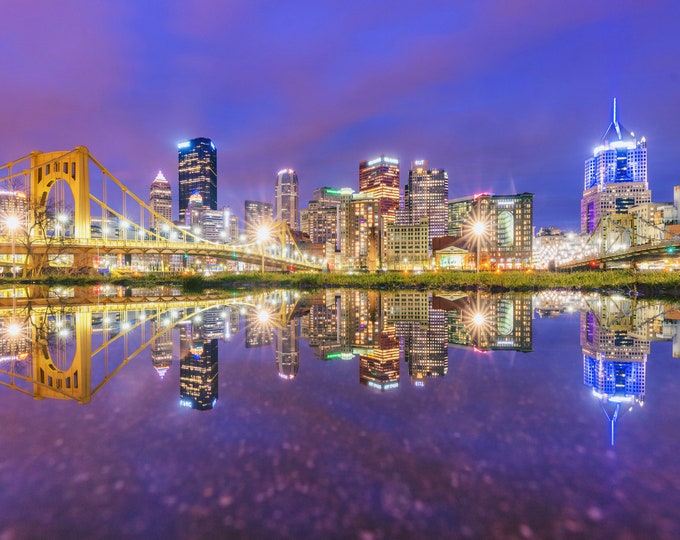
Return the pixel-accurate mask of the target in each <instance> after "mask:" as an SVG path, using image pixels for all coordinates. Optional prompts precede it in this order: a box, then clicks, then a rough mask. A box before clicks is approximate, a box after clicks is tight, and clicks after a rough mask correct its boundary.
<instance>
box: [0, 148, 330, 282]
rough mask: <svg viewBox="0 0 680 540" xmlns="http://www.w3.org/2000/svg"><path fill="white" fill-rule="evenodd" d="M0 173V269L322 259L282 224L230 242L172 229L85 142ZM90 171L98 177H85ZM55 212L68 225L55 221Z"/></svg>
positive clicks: (286, 263)
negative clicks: (136, 261) (137, 259)
mask: <svg viewBox="0 0 680 540" xmlns="http://www.w3.org/2000/svg"><path fill="white" fill-rule="evenodd" d="M0 174H1V175H2V176H0V186H2V187H3V188H4V189H5V191H4V194H5V198H4V199H2V200H1V201H0V208H1V210H2V214H3V215H1V216H0V266H2V267H8V266H9V267H14V268H18V267H21V269H22V271H23V273H24V275H39V274H41V273H42V272H43V271H44V270H45V269H47V268H48V267H59V266H61V267H66V268H69V269H75V270H88V269H93V268H97V267H98V266H99V265H100V261H101V260H102V259H105V258H107V257H109V258H111V257H112V256H115V257H113V259H114V260H125V259H124V257H126V256H130V257H131V256H142V257H147V258H148V257H153V258H154V259H155V261H156V264H155V266H154V268H153V269H154V270H158V271H163V270H168V269H170V267H171V260H172V257H173V256H174V257H175V260H177V256H181V257H180V258H183V259H184V262H182V263H181V265H182V266H183V267H186V266H187V264H186V260H187V259H189V258H191V259H192V261H196V260H198V261H200V262H201V263H202V265H204V266H205V265H206V264H209V263H210V262H213V263H221V264H224V263H226V262H228V261H232V262H241V263H246V264H252V265H257V266H258V267H261V268H262V269H265V268H267V269H271V270H307V271H312V270H321V269H322V268H323V264H322V261H316V260H314V259H308V258H307V257H306V256H305V255H304V254H303V253H301V251H300V249H299V247H298V245H297V242H296V240H295V238H294V237H293V235H292V234H291V231H290V230H289V229H288V226H287V225H286V224H285V223H271V224H268V226H267V231H266V237H265V238H259V239H257V238H249V239H246V240H244V241H243V242H240V243H231V244H226V243H220V242H216V241H211V240H207V239H205V238H203V237H202V236H201V235H200V234H196V233H195V232H192V231H189V230H187V229H185V228H181V227H179V226H177V225H176V224H175V223H173V222H171V221H169V220H167V219H165V218H164V217H163V216H161V215H160V214H158V213H156V212H155V211H154V210H153V209H152V208H151V207H150V206H149V205H148V204H147V203H146V202H144V201H143V200H142V199H141V198H140V197H138V196H137V195H136V194H135V193H134V192H133V191H131V190H130V189H129V188H128V187H126V186H125V185H124V184H123V183H122V182H120V181H119V180H118V179H117V178H116V177H114V176H113V175H112V174H111V173H110V172H109V171H108V170H107V169H106V168H105V167H104V166H103V165H102V164H101V163H100V162H99V161H97V159H95V158H94V157H93V156H92V155H91V154H90V153H89V151H88V149H87V148H86V147H84V146H78V147H76V148H75V149H73V150H70V151H63V152H47V153H44V152H37V151H36V152H32V153H31V154H29V155H27V156H23V157H21V158H19V159H17V160H14V161H12V162H9V163H6V164H4V165H1V166H0ZM96 176H99V177H100V178H101V182H93V181H92V179H93V178H94V177H96ZM68 193H70V194H71V195H72V199H73V200H72V207H69V204H68V203H67V199H70V198H69V197H68ZM68 202H70V200H69V201H68ZM62 217H63V219H64V221H65V222H67V223H60V220H61V219H62ZM95 222H97V223H98V226H95ZM110 223H113V224H114V226H113V227H110V226H109V224H110ZM176 264H177V263H176ZM122 266H124V265H122Z"/></svg>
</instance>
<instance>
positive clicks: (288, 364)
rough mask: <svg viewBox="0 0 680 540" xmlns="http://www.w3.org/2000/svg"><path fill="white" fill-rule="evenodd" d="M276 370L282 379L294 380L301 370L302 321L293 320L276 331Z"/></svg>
mask: <svg viewBox="0 0 680 540" xmlns="http://www.w3.org/2000/svg"><path fill="white" fill-rule="evenodd" d="M274 348H275V350H276V369H277V370H278V372H279V377H281V378H282V379H294V378H295V376H296V375H297V374H298V370H299V369H300V321H299V320H298V319H296V318H293V319H292V320H291V321H290V322H289V323H288V324H287V325H286V326H284V327H283V328H276V329H275V331H274Z"/></svg>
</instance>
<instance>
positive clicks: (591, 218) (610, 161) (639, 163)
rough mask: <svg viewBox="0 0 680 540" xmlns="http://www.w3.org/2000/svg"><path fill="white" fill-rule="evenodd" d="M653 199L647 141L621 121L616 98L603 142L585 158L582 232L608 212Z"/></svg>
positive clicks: (617, 211) (624, 209)
mask: <svg viewBox="0 0 680 540" xmlns="http://www.w3.org/2000/svg"><path fill="white" fill-rule="evenodd" d="M651 200H652V192H651V191H650V190H649V187H648V184H647V141H646V140H645V138H644V137H642V139H640V140H639V141H638V140H637V139H636V138H635V134H634V133H633V132H631V131H628V130H627V129H626V128H624V127H623V126H622V125H621V123H620V122H619V117H618V111H617V107H616V99H614V102H613V104H612V118H611V122H610V123H609V127H608V128H607V130H606V131H605V132H604V135H603V136H602V139H601V140H600V145H599V146H598V147H596V148H595V149H594V150H593V156H592V157H589V158H588V159H586V162H585V180H584V185H583V198H582V199H581V233H590V232H592V231H593V230H595V228H596V227H597V224H598V222H599V221H600V218H602V217H603V216H605V215H607V214H613V213H619V214H623V213H627V211H628V208H629V207H631V206H636V205H638V204H643V203H648V202H651Z"/></svg>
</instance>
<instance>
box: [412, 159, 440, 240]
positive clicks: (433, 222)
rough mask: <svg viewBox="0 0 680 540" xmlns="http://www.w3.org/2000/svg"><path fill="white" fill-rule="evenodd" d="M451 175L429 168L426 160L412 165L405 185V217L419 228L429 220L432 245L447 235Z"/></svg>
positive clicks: (429, 234)
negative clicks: (434, 241) (425, 219)
mask: <svg viewBox="0 0 680 540" xmlns="http://www.w3.org/2000/svg"><path fill="white" fill-rule="evenodd" d="M448 199H449V175H448V174H446V171H444V170H443V169H430V168H429V166H428V162H427V160H425V159H421V160H418V161H412V162H411V170H410V171H409V172H408V183H407V184H406V185H405V186H404V217H405V218H406V220H407V222H408V223H405V225H417V224H418V223H420V220H421V219H422V218H425V217H426V218H428V223H429V233H428V238H429V242H428V243H429V245H430V247H431V246H432V239H433V238H435V237H439V236H446V227H447V218H448V216H447V201H448Z"/></svg>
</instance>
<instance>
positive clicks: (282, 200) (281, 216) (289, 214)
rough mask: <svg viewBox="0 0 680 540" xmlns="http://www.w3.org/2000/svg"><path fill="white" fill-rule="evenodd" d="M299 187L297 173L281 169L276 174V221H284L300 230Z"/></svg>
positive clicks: (295, 229)
mask: <svg viewBox="0 0 680 540" xmlns="http://www.w3.org/2000/svg"><path fill="white" fill-rule="evenodd" d="M299 198H300V197H299V187H298V177H297V173H296V172H295V171H294V170H293V169H282V170H280V171H279V172H278V174H277V175H276V187H275V200H274V202H275V206H276V221H284V222H286V223H287V224H288V226H289V227H290V228H291V230H293V231H299V230H300V221H299V208H298V207H299Z"/></svg>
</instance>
